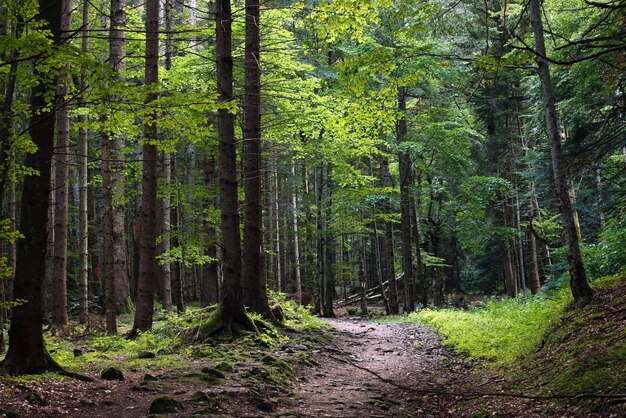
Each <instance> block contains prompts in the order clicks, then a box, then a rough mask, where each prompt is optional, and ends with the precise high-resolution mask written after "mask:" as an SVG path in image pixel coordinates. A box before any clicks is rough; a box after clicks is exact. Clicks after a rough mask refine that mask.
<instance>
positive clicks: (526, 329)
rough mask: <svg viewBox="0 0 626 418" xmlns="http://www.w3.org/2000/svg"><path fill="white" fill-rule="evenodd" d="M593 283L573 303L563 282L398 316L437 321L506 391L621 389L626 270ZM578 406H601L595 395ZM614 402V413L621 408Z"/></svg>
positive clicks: (625, 368) (625, 370)
mask: <svg viewBox="0 0 626 418" xmlns="http://www.w3.org/2000/svg"><path fill="white" fill-rule="evenodd" d="M593 287H594V289H595V291H596V295H595V297H594V299H593V301H592V302H591V303H589V304H588V305H587V306H585V307H584V308H580V309H577V308H575V307H574V305H573V303H571V302H572V298H571V295H570V291H569V289H568V288H564V289H560V290H555V291H551V292H549V293H547V294H541V295H538V296H534V297H518V298H516V299H495V300H492V301H490V302H488V303H486V304H485V305H484V306H480V307H475V308H472V309H470V310H468V311H460V310H457V309H425V310H422V311H419V312H414V313H411V314H409V315H407V316H404V317H402V318H401V320H403V321H407V322H412V323H418V324H422V325H428V326H430V327H432V328H434V329H436V330H437V331H438V332H439V333H440V334H442V336H443V337H444V340H443V342H444V344H448V345H451V346H453V347H454V348H455V350H456V351H457V352H459V353H462V354H464V355H465V356H467V357H468V358H469V359H472V360H475V361H477V362H480V364H481V365H483V366H486V367H488V368H490V369H491V370H492V371H493V372H495V373H496V374H497V375H500V376H502V377H504V378H505V379H504V383H503V385H505V386H506V388H507V390H508V391H516V392H520V393H539V394H544V395H551V394H569V395H578V394H582V393H595V394H604V393H620V394H621V393H626V272H622V273H621V274H617V275H615V276H611V277H606V278H603V279H600V280H598V281H596V282H595V283H594V285H593ZM395 319H396V320H397V319H398V318H395ZM584 407H585V408H592V409H593V408H605V407H607V408H608V406H607V405H604V403H602V402H600V401H598V402H597V403H596V404H594V403H589V404H587V405H586V406H584ZM613 407H614V408H617V409H616V411H619V412H616V415H615V416H623V413H624V412H626V411H624V408H622V409H619V408H621V407H620V406H619V405H617V406H615V405H613V406H611V408H613ZM590 410H591V409H590Z"/></svg>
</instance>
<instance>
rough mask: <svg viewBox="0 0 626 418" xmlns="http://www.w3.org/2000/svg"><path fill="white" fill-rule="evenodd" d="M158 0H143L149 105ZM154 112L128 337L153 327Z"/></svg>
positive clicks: (155, 77) (148, 130)
mask: <svg viewBox="0 0 626 418" xmlns="http://www.w3.org/2000/svg"><path fill="white" fill-rule="evenodd" d="M159 7H160V5H159V0H147V1H146V72H145V83H146V86H148V87H149V88H150V89H151V91H150V92H149V93H148V95H147V97H146V106H148V108H150V106H151V105H152V102H153V101H155V100H156V99H157V93H156V91H155V89H156V87H157V84H158V82H159ZM157 133H158V132H157V112H156V109H152V110H151V111H150V112H149V113H148V114H147V115H146V117H145V119H144V138H143V147H142V150H143V152H142V155H143V169H142V175H141V214H140V222H141V223H140V226H139V228H140V234H139V240H140V243H139V278H138V281H137V310H136V311H135V322H134V324H133V329H132V330H131V336H134V335H136V333H137V332H138V331H146V330H149V329H151V328H152V320H153V314H154V287H155V283H154V277H155V274H156V270H157V262H156V222H157V219H156V206H157V158H158V157H157V147H156V141H157Z"/></svg>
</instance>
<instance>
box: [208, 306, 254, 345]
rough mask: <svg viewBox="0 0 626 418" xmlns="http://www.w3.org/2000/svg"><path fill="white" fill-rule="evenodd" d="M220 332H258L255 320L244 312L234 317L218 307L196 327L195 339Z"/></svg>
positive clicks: (236, 333)
mask: <svg viewBox="0 0 626 418" xmlns="http://www.w3.org/2000/svg"><path fill="white" fill-rule="evenodd" d="M222 332H225V333H228V334H231V335H244V334H247V333H253V334H258V333H259V329H258V328H257V325H256V323H255V321H254V320H253V319H252V318H250V316H248V315H247V314H246V313H245V312H243V313H242V314H241V315H238V316H237V317H236V318H235V317H232V316H230V315H228V314H227V313H226V311H225V310H224V308H223V307H220V308H219V309H217V310H215V311H214V312H213V314H212V315H211V316H210V317H209V318H208V319H207V321H206V322H205V323H204V324H202V325H201V326H200V327H199V328H198V331H197V332H196V340H197V341H203V340H206V339H207V338H209V337H212V336H215V335H217V334H219V333H222Z"/></svg>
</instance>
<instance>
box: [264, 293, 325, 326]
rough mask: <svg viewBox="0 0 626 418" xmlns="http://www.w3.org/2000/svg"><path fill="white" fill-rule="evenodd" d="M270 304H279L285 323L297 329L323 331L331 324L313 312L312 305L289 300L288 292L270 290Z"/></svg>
mask: <svg viewBox="0 0 626 418" xmlns="http://www.w3.org/2000/svg"><path fill="white" fill-rule="evenodd" d="M268 297H269V299H270V306H273V305H278V306H280V307H281V309H282V310H283V315H284V317H285V321H284V325H285V326H288V327H290V328H293V329H297V330H308V331H321V330H323V329H325V328H328V327H329V326H330V324H329V323H328V322H326V321H324V320H323V319H320V318H318V317H317V316H315V315H313V314H312V313H311V307H307V306H302V305H298V303H297V302H296V301H295V300H287V294H286V293H280V292H275V291H273V290H271V289H270V290H268Z"/></svg>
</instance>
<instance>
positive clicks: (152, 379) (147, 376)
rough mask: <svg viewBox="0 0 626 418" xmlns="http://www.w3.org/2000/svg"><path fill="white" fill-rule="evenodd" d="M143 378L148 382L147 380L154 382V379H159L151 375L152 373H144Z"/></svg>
mask: <svg viewBox="0 0 626 418" xmlns="http://www.w3.org/2000/svg"><path fill="white" fill-rule="evenodd" d="M143 380H144V382H149V381H152V382H154V381H156V380H159V379H158V378H157V377H156V376H153V375H151V374H148V373H146V374H145V375H144V376H143Z"/></svg>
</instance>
